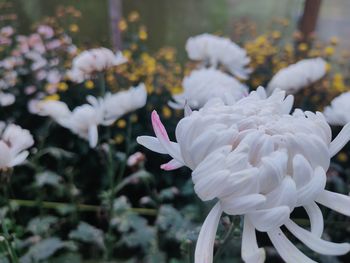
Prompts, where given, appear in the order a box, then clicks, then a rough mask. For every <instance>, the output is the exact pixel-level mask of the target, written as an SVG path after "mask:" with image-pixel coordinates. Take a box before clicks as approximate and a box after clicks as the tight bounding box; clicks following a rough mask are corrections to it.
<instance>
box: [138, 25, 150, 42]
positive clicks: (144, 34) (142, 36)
mask: <svg viewBox="0 0 350 263" xmlns="http://www.w3.org/2000/svg"><path fill="white" fill-rule="evenodd" d="M139 38H140V39H141V40H143V41H144V40H147V38H148V34H147V31H146V29H145V28H144V27H142V28H140V30H139Z"/></svg>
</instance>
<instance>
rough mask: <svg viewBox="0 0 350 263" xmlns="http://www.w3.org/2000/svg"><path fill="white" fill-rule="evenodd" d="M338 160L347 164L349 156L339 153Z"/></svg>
mask: <svg viewBox="0 0 350 263" xmlns="http://www.w3.org/2000/svg"><path fill="white" fill-rule="evenodd" d="M337 159H338V160H339V161H341V162H347V161H348V159H349V158H348V156H347V155H346V153H344V152H340V153H338V155H337Z"/></svg>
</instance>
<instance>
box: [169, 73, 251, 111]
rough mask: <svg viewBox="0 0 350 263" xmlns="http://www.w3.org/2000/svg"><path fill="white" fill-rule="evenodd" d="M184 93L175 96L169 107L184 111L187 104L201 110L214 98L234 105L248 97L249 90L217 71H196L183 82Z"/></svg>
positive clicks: (232, 78)
mask: <svg viewBox="0 0 350 263" xmlns="http://www.w3.org/2000/svg"><path fill="white" fill-rule="evenodd" d="M182 86H183V88H184V92H183V93H181V94H178V95H174V96H173V98H174V100H175V103H174V102H169V105H170V106H171V107H173V108H176V109H183V108H184V105H185V104H186V103H187V104H188V106H190V107H191V108H193V109H199V108H201V107H203V106H204V105H205V103H207V102H208V101H209V100H210V99H212V98H221V99H222V100H223V101H224V102H225V104H227V105H232V104H234V103H235V102H236V101H237V100H239V99H241V98H243V97H244V96H247V95H248V89H247V87H246V86H245V85H243V84H242V83H240V82H239V81H238V80H236V79H235V78H234V77H231V76H229V75H227V74H225V73H223V72H221V71H219V70H216V69H212V68H209V69H199V70H194V71H192V72H191V74H190V75H189V76H187V77H185V78H184V80H183V82H182Z"/></svg>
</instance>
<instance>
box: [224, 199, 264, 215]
mask: <svg viewBox="0 0 350 263" xmlns="http://www.w3.org/2000/svg"><path fill="white" fill-rule="evenodd" d="M265 200H266V198H265V196H263V195H260V194H252V195H245V196H240V197H234V198H222V199H220V204H221V206H222V209H223V210H224V211H225V213H227V214H230V215H243V214H246V213H247V212H251V211H252V210H255V209H256V208H257V207H259V206H261V205H262V204H263V203H264V202H265Z"/></svg>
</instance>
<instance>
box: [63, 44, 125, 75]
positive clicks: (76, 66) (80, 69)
mask: <svg viewBox="0 0 350 263" xmlns="http://www.w3.org/2000/svg"><path fill="white" fill-rule="evenodd" d="M125 62H127V59H126V58H125V57H124V56H123V55H122V53H121V52H117V53H116V54H114V53H113V52H112V51H111V50H109V49H107V48H103V47H102V48H95V49H90V50H86V51H83V52H82V53H80V54H79V55H78V56H77V57H75V58H74V59H73V62H72V69H71V70H70V71H69V72H68V73H67V75H68V77H69V78H71V80H72V81H74V82H82V81H83V80H84V79H88V78H90V77H91V75H92V74H94V73H96V72H101V71H104V70H106V69H108V68H111V67H114V66H117V65H120V64H123V63H125Z"/></svg>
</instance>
